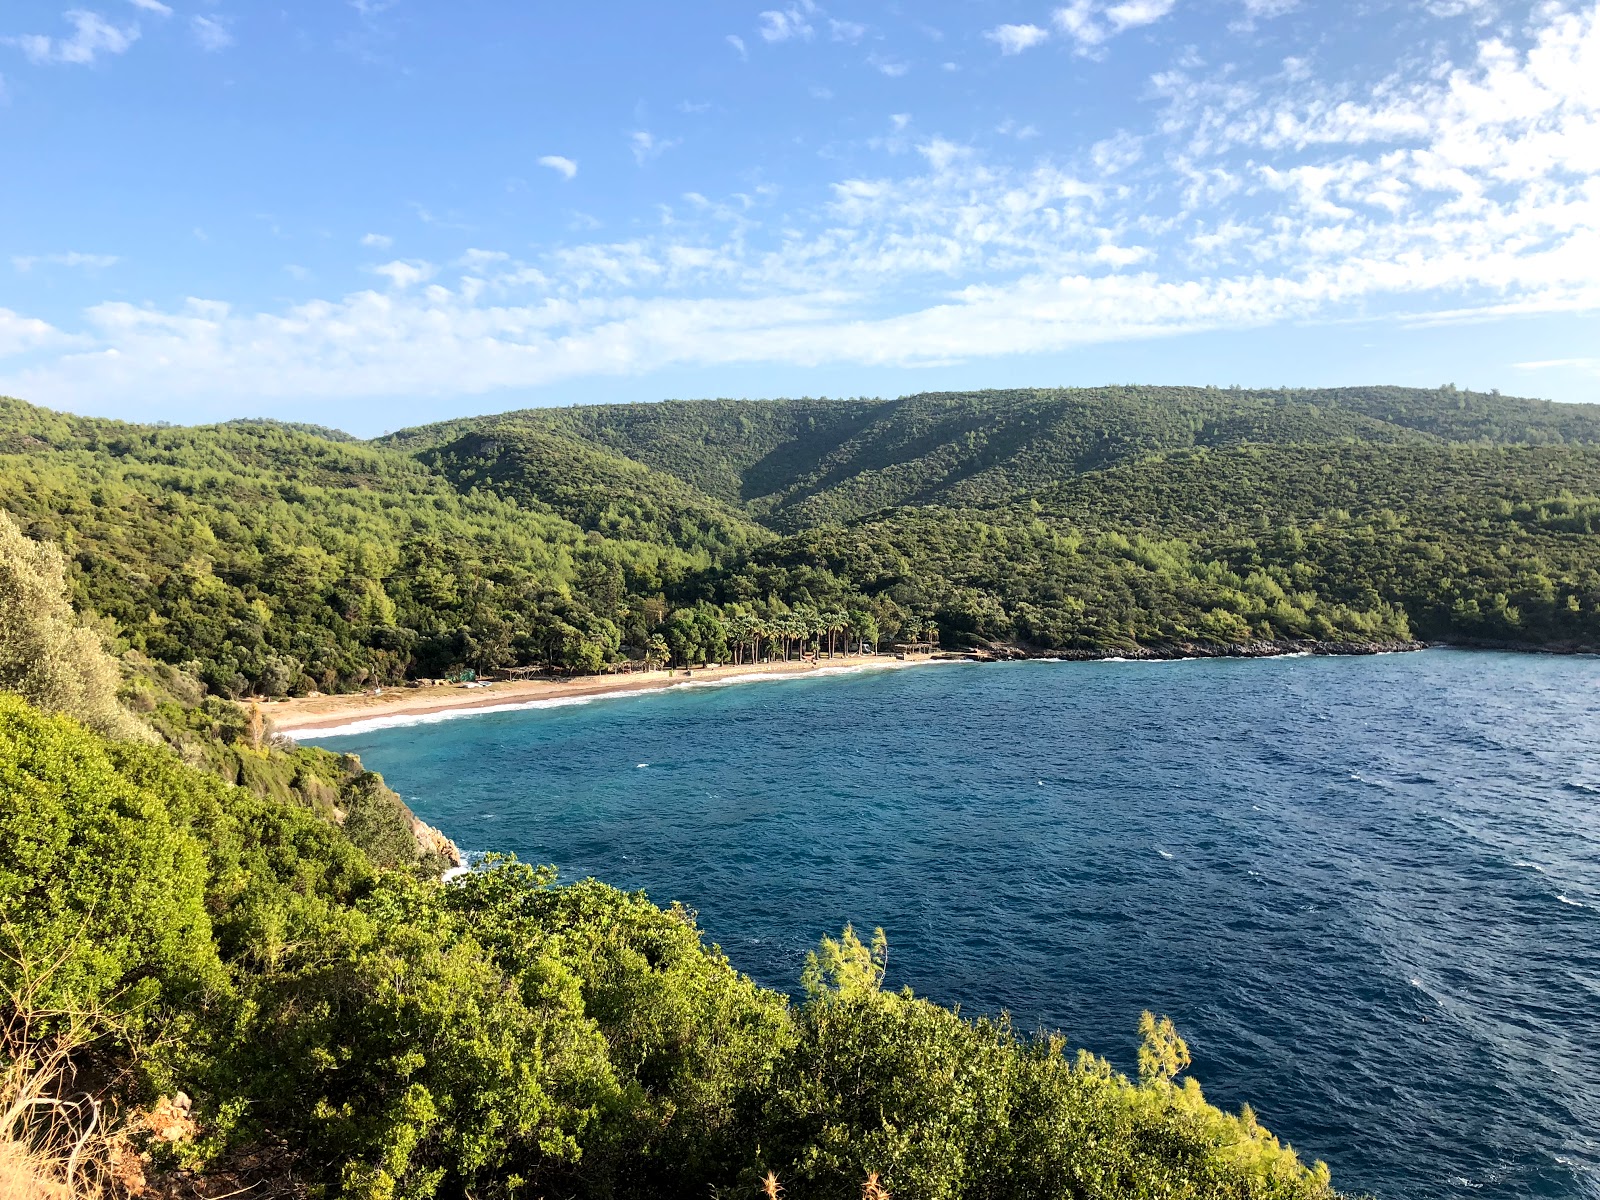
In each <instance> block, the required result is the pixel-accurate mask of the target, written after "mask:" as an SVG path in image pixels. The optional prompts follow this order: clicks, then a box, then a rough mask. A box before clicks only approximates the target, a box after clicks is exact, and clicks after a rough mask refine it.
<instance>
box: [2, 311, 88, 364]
mask: <svg viewBox="0 0 1600 1200" xmlns="http://www.w3.org/2000/svg"><path fill="white" fill-rule="evenodd" d="M70 341H71V339H69V338H68V337H67V336H66V335H65V334H63V333H62V332H61V331H60V330H59V329H56V328H55V327H54V326H52V325H49V324H47V323H46V322H44V321H40V320H37V319H35V318H33V317H24V316H22V315H20V314H18V313H14V312H12V311H11V310H10V309H9V308H0V358H6V357H9V356H12V355H17V354H26V353H28V352H29V351H30V350H38V349H40V348H41V347H46V346H53V345H63V344H67V343H69V342H70Z"/></svg>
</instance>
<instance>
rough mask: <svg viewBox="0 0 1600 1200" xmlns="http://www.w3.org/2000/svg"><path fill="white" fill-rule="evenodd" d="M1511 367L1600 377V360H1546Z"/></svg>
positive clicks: (1516, 364)
mask: <svg viewBox="0 0 1600 1200" xmlns="http://www.w3.org/2000/svg"><path fill="white" fill-rule="evenodd" d="M1511 365H1512V366H1514V367H1516V368H1517V369H1518V370H1519V371H1586V372H1588V373H1589V374H1591V375H1600V358H1546V359H1541V360H1539V361H1537V362H1519V363H1512V364H1511Z"/></svg>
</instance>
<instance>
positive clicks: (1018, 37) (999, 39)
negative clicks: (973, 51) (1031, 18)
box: [983, 25, 1050, 54]
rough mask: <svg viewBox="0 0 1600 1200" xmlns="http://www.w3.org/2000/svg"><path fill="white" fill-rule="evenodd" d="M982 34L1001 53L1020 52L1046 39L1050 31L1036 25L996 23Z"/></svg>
mask: <svg viewBox="0 0 1600 1200" xmlns="http://www.w3.org/2000/svg"><path fill="white" fill-rule="evenodd" d="M983 36H984V37H986V38H988V39H989V40H990V41H991V42H993V43H995V45H997V46H999V47H1000V53H1001V54H1021V53H1022V52H1023V51H1024V50H1028V49H1031V48H1032V47H1034V46H1037V45H1039V44H1040V43H1041V42H1046V41H1048V40H1049V39H1050V31H1049V30H1048V29H1040V28H1039V26H1037V25H996V26H995V27H994V28H993V29H991V30H989V31H988V32H987V33H985V34H984V35H983Z"/></svg>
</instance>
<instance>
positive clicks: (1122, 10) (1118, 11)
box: [1106, 0, 1177, 33]
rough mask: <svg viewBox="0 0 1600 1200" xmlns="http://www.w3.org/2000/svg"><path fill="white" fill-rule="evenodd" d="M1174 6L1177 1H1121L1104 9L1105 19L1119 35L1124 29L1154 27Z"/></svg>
mask: <svg viewBox="0 0 1600 1200" xmlns="http://www.w3.org/2000/svg"><path fill="white" fill-rule="evenodd" d="M1176 4H1177V0H1123V2H1122V3H1121V4H1113V5H1112V6H1111V7H1110V8H1108V9H1106V18H1107V20H1109V21H1110V22H1111V27H1112V29H1114V30H1116V32H1118V33H1121V32H1122V31H1123V30H1124V29H1134V28H1136V27H1138V26H1140V25H1154V24H1155V23H1156V22H1157V21H1159V20H1161V19H1162V18H1163V17H1165V16H1166V15H1167V14H1168V13H1170V12H1171V11H1172V10H1173V8H1174V7H1176Z"/></svg>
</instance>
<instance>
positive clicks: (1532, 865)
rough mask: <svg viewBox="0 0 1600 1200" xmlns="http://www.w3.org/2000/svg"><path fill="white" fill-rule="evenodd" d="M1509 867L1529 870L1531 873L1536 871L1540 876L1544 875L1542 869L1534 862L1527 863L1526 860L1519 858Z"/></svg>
mask: <svg viewBox="0 0 1600 1200" xmlns="http://www.w3.org/2000/svg"><path fill="white" fill-rule="evenodd" d="M1511 865H1512V866H1513V867H1523V868H1525V869H1527V870H1531V871H1537V872H1539V874H1541V875H1543V874H1544V868H1543V867H1541V866H1540V865H1539V864H1538V863H1536V862H1529V861H1528V860H1527V859H1525V858H1519V859H1517V861H1516V862H1514V863H1512V864H1511Z"/></svg>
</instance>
